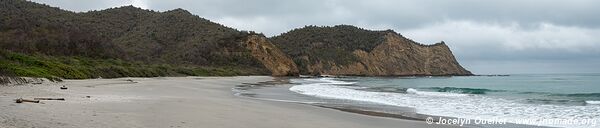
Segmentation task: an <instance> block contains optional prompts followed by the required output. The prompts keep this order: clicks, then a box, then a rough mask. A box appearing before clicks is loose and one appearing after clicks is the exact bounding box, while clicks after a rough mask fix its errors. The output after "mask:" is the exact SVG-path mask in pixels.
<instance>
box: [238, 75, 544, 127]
mask: <svg viewBox="0 0 600 128" xmlns="http://www.w3.org/2000/svg"><path fill="white" fill-rule="evenodd" d="M282 79H285V80H282ZM291 79H293V78H291ZM289 80H290V78H280V79H276V80H273V81H267V82H261V84H245V85H246V86H238V88H236V89H238V90H241V91H236V92H237V95H238V96H240V97H245V98H251V99H257V100H265V101H276V102H287V103H296V104H306V105H312V106H316V107H321V108H326V109H332V110H337V111H341V112H347V113H355V114H361V115H368V116H374V117H384V118H393V119H400V120H413V121H421V122H426V121H427V119H428V118H433V121H434V122H439V120H438V119H444V120H469V121H470V122H475V121H479V120H475V119H465V118H459V117H448V116H439V115H428V114H421V113H417V112H415V108H410V107H401V106H392V105H384V104H379V103H372V102H366V101H352V100H344V99H331V98H322V97H314V96H308V95H303V94H299V93H295V92H292V91H289V88H290V87H292V86H295V85H296V84H292V83H290V82H289ZM282 81H286V82H282ZM307 97H310V98H307ZM460 126H462V127H484V128H500V127H514V128H530V127H536V128H547V127H549V126H538V125H526V124H515V123H510V122H500V123H498V124H464V125H462V124H461V125H460Z"/></svg>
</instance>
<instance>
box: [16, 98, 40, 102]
mask: <svg viewBox="0 0 600 128" xmlns="http://www.w3.org/2000/svg"><path fill="white" fill-rule="evenodd" d="M15 101H16V102H17V103H23V102H31V103H40V101H39V100H28V99H23V98H19V99H15Z"/></svg>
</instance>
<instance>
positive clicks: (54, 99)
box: [33, 98, 65, 100]
mask: <svg viewBox="0 0 600 128" xmlns="http://www.w3.org/2000/svg"><path fill="white" fill-rule="evenodd" d="M33 100H65V98H33Z"/></svg>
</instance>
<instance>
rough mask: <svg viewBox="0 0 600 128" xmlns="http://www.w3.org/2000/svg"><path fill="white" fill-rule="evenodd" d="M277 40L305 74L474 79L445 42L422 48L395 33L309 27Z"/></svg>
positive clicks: (345, 27) (289, 33)
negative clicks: (463, 76)
mask: <svg viewBox="0 0 600 128" xmlns="http://www.w3.org/2000/svg"><path fill="white" fill-rule="evenodd" d="M299 38H300V39H299ZM272 40H273V41H274V43H275V44H276V45H277V46H279V47H280V48H282V49H283V51H284V52H286V53H288V54H290V56H291V57H292V58H293V59H294V61H295V62H296V63H297V64H299V70H300V72H301V73H302V74H329V75H366V76H405V75H471V72H469V71H467V70H465V69H464V68H463V67H462V66H460V65H459V64H458V62H457V61H456V59H455V58H454V56H453V55H452V52H451V51H450V49H449V48H448V46H447V45H446V44H445V43H444V42H441V43H437V44H433V45H422V44H419V43H416V42H414V41H412V40H409V39H407V38H404V37H402V36H401V35H399V34H397V33H396V32H394V31H391V30H387V31H369V30H364V29H360V28H357V27H354V26H347V25H339V26H335V27H315V26H308V27H305V28H302V29H297V30H293V31H290V32H288V33H284V34H282V35H280V36H277V37H274V38H272Z"/></svg>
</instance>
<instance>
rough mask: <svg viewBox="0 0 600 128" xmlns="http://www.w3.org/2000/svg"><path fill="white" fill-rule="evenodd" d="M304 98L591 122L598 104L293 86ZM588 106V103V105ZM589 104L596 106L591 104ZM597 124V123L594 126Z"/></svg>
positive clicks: (494, 116)
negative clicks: (589, 120)
mask: <svg viewBox="0 0 600 128" xmlns="http://www.w3.org/2000/svg"><path fill="white" fill-rule="evenodd" d="M289 90H290V91H293V92H297V93H300V94H304V95H311V96H316V97H322V98H334V99H346V100H356V101H366V102H374V103H380V104H386V105H395V106H402V107H412V108H415V109H416V111H417V113H421V114H428V115H438V116H449V117H459V118H469V119H498V118H503V119H509V120H508V121H509V122H510V121H511V120H517V119H540V118H541V119H570V118H575V119H594V120H597V121H600V105H589V106H564V105H538V104H525V103H519V102H517V101H512V100H507V99H500V98H491V97H485V96H479V95H469V96H466V95H465V94H463V95H460V96H459V95H455V94H453V93H447V94H444V93H446V92H423V91H419V90H416V89H408V90H407V93H406V94H404V93H390V92H370V91H362V90H356V89H352V88H348V87H345V86H336V85H333V84H330V83H328V82H322V83H310V84H304V85H296V86H293V87H291V88H290V89H289ZM588 103H589V102H588ZM591 103H598V102H594V101H592V102H591ZM512 123H515V122H512ZM598 125H600V124H597V125H596V126H598ZM545 126H553V127H593V126H591V125H545Z"/></svg>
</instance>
